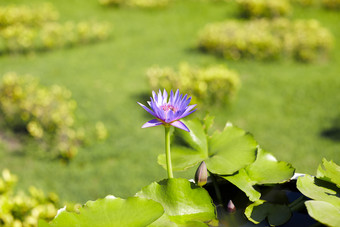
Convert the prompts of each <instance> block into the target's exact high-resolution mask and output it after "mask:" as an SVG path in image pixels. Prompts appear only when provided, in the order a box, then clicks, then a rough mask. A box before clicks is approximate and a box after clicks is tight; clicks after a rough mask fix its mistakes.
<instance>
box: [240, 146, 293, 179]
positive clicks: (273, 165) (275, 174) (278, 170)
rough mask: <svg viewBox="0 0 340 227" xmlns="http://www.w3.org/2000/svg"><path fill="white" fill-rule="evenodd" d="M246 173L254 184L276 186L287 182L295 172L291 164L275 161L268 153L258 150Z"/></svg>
mask: <svg viewBox="0 0 340 227" xmlns="http://www.w3.org/2000/svg"><path fill="white" fill-rule="evenodd" d="M246 171H247V173H248V175H249V177H250V179H251V180H252V181H255V182H256V184H276V183H283V182H286V181H287V180H289V179H290V178H291V177H292V176H293V175H294V172H295V169H294V168H293V167H292V165H291V164H289V163H287V162H282V161H277V160H276V158H275V157H274V156H273V155H272V154H271V153H269V152H267V151H265V150H263V149H261V148H259V149H258V151H257V156H256V160H255V162H254V163H252V164H251V165H249V166H247V167H246Z"/></svg>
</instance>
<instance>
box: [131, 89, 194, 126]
mask: <svg viewBox="0 0 340 227" xmlns="http://www.w3.org/2000/svg"><path fill="white" fill-rule="evenodd" d="M187 97H188V95H185V96H184V97H183V95H182V94H180V93H179V90H178V89H177V91H176V93H175V95H174V93H173V91H172V90H171V92H170V98H169V100H168V93H167V92H166V90H165V89H164V91H163V94H162V92H161V90H159V92H158V94H156V92H154V91H153V92H152V98H150V101H148V104H149V106H150V107H151V109H149V108H148V107H146V106H145V105H143V104H141V103H139V102H138V104H139V105H140V106H141V107H143V108H144V109H145V110H146V111H147V112H149V113H150V114H151V115H153V116H154V117H156V119H152V120H151V121H148V122H146V123H145V124H144V125H143V126H142V128H147V127H153V126H158V125H164V126H170V125H172V126H174V127H177V128H180V129H183V130H185V131H187V132H189V131H190V130H189V129H188V127H187V126H186V125H185V124H184V123H183V122H181V121H180V119H181V118H183V117H186V116H188V115H189V114H191V113H193V112H195V111H196V109H194V110H193V108H194V107H195V106H196V104H195V105H189V103H190V101H191V97H189V98H188V99H187Z"/></svg>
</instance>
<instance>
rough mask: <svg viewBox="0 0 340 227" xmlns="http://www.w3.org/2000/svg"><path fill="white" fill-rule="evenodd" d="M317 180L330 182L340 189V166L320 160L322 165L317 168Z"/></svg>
mask: <svg viewBox="0 0 340 227" xmlns="http://www.w3.org/2000/svg"><path fill="white" fill-rule="evenodd" d="M316 177H317V178H319V179H322V180H325V181H328V182H332V183H334V184H336V186H337V187H338V188H340V166H338V165H336V164H335V163H334V162H333V161H327V160H326V159H323V160H322V165H320V166H319V168H318V171H317V175H316Z"/></svg>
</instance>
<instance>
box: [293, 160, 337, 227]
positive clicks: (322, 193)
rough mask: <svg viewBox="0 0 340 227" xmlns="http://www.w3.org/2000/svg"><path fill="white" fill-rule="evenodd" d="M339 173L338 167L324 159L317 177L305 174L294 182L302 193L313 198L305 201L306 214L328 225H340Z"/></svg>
mask: <svg viewBox="0 0 340 227" xmlns="http://www.w3.org/2000/svg"><path fill="white" fill-rule="evenodd" d="M339 175H340V167H339V166H337V165H336V164H335V163H333V162H328V161H327V160H325V159H324V160H323V166H319V169H318V172H317V177H313V176H309V175H305V176H303V177H299V178H298V180H297V184H296V185H297V188H298V189H299V190H300V192H301V193H302V194H304V195H305V196H307V197H309V198H311V199H313V200H308V201H306V202H305V205H306V207H307V211H308V214H309V215H310V216H311V217H313V218H314V219H316V220H317V221H319V222H321V223H323V224H326V225H329V226H340V198H339V195H340V188H339Z"/></svg>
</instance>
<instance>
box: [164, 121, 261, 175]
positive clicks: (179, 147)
mask: <svg viewBox="0 0 340 227" xmlns="http://www.w3.org/2000/svg"><path fill="white" fill-rule="evenodd" d="M184 123H185V124H186V125H187V127H188V128H189V130H190V132H189V133H188V132H185V131H183V130H180V129H175V130H174V136H173V141H172V146H171V155H172V164H173V169H174V170H184V169H186V168H189V167H192V166H194V165H196V164H198V163H200V162H202V161H205V162H206V164H207V168H208V170H209V171H210V172H212V173H215V174H221V175H228V174H233V173H235V172H236V171H237V170H239V169H241V168H243V167H245V166H247V165H248V164H250V163H252V162H254V160H255V155H256V146H257V143H256V141H255V140H254V138H253V136H252V135H250V134H248V133H246V132H245V131H244V130H242V129H240V128H237V127H234V126H232V125H231V124H227V125H226V127H225V128H224V130H223V131H222V132H215V133H214V134H213V135H212V136H208V135H207V134H206V132H207V130H206V129H207V127H208V126H207V125H203V124H202V123H201V122H200V121H199V120H197V119H196V120H192V121H185V122H184ZM206 123H207V122H206ZM207 124H209V125H210V124H211V122H210V123H207ZM158 161H159V163H160V164H161V165H162V166H164V167H165V157H164V155H161V156H160V157H159V159H158Z"/></svg>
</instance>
